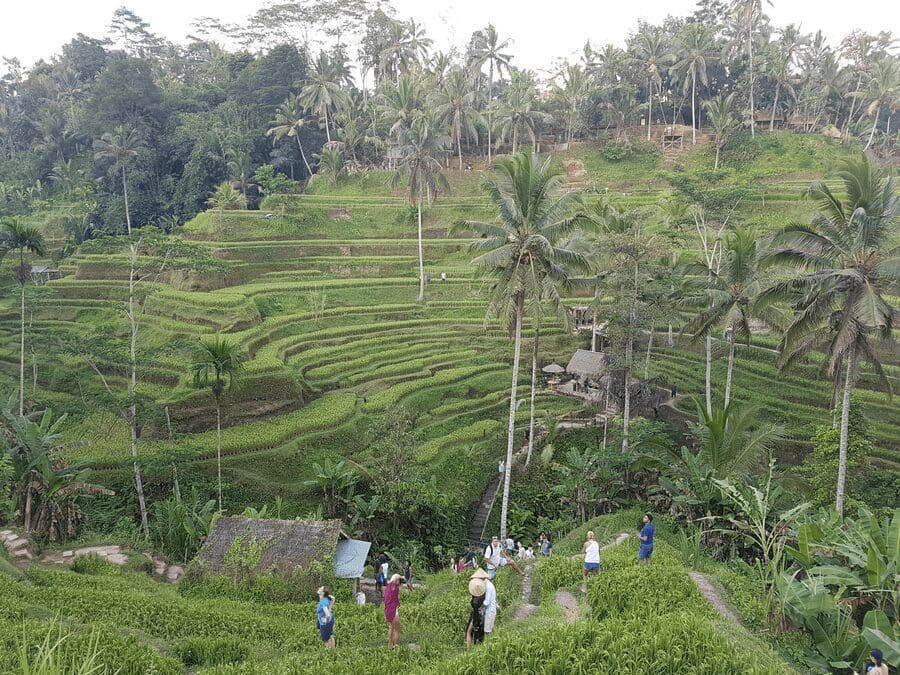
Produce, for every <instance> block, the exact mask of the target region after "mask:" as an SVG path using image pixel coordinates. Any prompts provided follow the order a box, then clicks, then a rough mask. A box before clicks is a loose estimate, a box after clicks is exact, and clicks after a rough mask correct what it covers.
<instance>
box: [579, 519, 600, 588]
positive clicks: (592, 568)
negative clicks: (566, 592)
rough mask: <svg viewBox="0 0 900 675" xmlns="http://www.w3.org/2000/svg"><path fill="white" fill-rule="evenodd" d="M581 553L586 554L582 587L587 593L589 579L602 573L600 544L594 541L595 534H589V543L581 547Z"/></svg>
mask: <svg viewBox="0 0 900 675" xmlns="http://www.w3.org/2000/svg"><path fill="white" fill-rule="evenodd" d="M581 552H582V554H584V569H583V570H582V573H581V574H582V577H583V578H584V585H583V586H582V587H581V591H582V592H583V593H587V580H588V577H589V576H591V575H593V574H597V572H599V571H600V544H598V543H597V541H596V540H595V539H594V533H593V532H588V533H587V541H586V542H584V546H582V547H581Z"/></svg>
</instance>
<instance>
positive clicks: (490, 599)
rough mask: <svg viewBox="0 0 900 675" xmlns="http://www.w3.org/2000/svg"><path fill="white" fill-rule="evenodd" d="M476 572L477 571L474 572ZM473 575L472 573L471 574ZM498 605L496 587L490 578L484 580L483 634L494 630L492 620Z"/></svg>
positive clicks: (495, 617)
mask: <svg viewBox="0 0 900 675" xmlns="http://www.w3.org/2000/svg"><path fill="white" fill-rule="evenodd" d="M475 574H478V572H475ZM473 576H474V575H473ZM485 576H487V575H485ZM498 609H500V605H499V603H498V602H497V589H496V588H495V587H494V583H493V582H492V581H491V580H490V579H485V580H484V634H485V635H490V634H491V633H493V632H494V622H495V621H496V620H497V610H498Z"/></svg>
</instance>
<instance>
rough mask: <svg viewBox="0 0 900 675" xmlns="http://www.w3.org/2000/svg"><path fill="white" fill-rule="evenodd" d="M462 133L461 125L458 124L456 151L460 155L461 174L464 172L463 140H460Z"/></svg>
mask: <svg viewBox="0 0 900 675" xmlns="http://www.w3.org/2000/svg"><path fill="white" fill-rule="evenodd" d="M460 131H461V130H460V128H459V123H457V125H456V151H457V152H458V153H459V171H460V173H462V170H463V168H462V140H461V139H460V136H462V134H461V133H460Z"/></svg>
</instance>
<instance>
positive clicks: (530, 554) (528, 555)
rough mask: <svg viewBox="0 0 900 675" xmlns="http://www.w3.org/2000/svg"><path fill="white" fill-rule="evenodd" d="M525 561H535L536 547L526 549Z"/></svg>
mask: <svg viewBox="0 0 900 675" xmlns="http://www.w3.org/2000/svg"><path fill="white" fill-rule="evenodd" d="M525 560H534V547H532V546H529V547H528V548H526V549H525Z"/></svg>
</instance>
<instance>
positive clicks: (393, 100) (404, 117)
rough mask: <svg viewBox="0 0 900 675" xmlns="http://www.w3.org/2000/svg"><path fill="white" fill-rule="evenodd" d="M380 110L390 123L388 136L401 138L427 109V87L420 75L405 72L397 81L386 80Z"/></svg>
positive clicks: (385, 121) (383, 117)
mask: <svg viewBox="0 0 900 675" xmlns="http://www.w3.org/2000/svg"><path fill="white" fill-rule="evenodd" d="M379 98H380V104H379V106H378V111H379V114H380V117H381V119H382V120H383V121H384V123H385V124H387V125H388V136H391V137H393V138H400V136H401V135H402V134H403V132H404V130H406V129H408V128H409V127H410V125H411V124H412V121H413V120H414V119H415V118H416V116H417V115H419V114H420V113H421V112H422V111H423V110H424V109H425V88H424V83H423V82H422V79H421V78H420V77H416V76H415V75H414V74H410V73H404V74H403V75H401V76H400V77H399V78H398V79H397V81H396V82H386V83H384V84H383V85H382V86H381V91H380V92H379Z"/></svg>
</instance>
